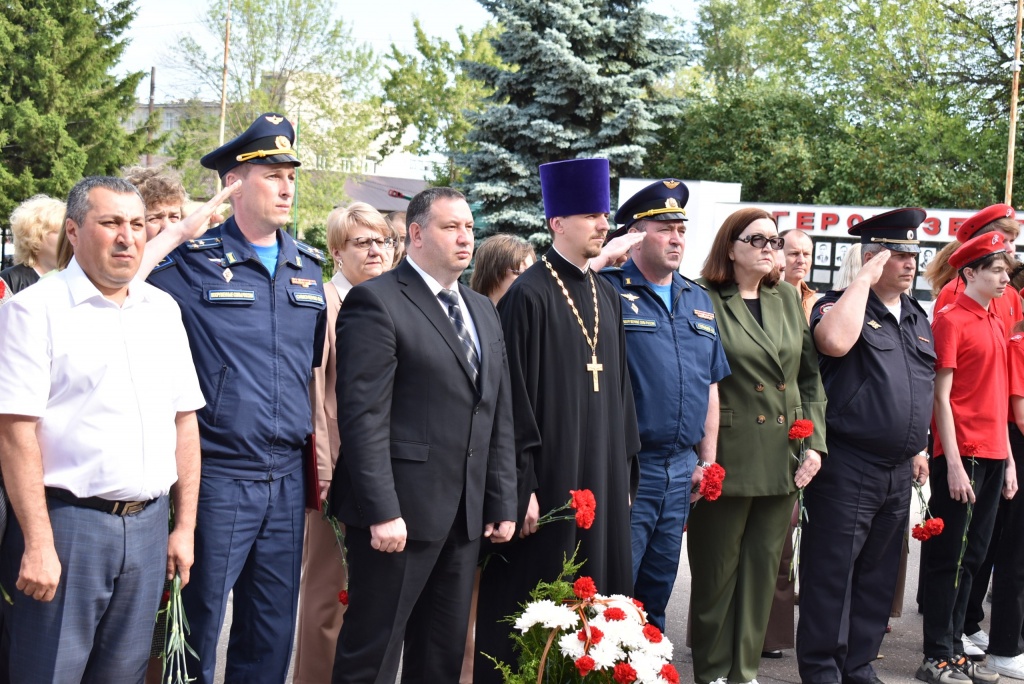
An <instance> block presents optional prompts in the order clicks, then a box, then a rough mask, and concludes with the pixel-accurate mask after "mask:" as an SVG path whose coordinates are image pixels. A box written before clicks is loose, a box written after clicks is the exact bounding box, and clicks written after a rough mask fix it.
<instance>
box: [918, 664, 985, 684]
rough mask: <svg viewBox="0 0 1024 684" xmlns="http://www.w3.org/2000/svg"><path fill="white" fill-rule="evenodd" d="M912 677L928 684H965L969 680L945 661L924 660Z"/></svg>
mask: <svg viewBox="0 0 1024 684" xmlns="http://www.w3.org/2000/svg"><path fill="white" fill-rule="evenodd" d="M914 676H915V677H916V678H918V679H920V680H921V681H922V682H928V684H967V682H970V681H971V678H970V677H968V676H967V675H965V674H964V673H963V672H961V671H960V670H959V668H957V667H956V665H953V663H951V662H950V661H948V660H946V659H942V660H936V659H935V658H925V659H924V661H923V662H922V663H921V667H919V668H917V672H916V673H914Z"/></svg>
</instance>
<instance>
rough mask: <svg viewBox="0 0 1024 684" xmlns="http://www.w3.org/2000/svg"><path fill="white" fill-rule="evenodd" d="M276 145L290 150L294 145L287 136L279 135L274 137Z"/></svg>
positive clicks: (280, 148) (281, 148) (278, 147)
mask: <svg viewBox="0 0 1024 684" xmlns="http://www.w3.org/2000/svg"><path fill="white" fill-rule="evenodd" d="M274 146H275V147H277V149H279V150H290V149H291V147H292V141H291V140H289V139H288V137H287V136H284V135H279V136H277V137H276V138H274Z"/></svg>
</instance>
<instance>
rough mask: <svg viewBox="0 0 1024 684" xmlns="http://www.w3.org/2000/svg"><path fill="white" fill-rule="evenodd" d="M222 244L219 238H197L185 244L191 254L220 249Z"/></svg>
mask: <svg viewBox="0 0 1024 684" xmlns="http://www.w3.org/2000/svg"><path fill="white" fill-rule="evenodd" d="M220 244H221V239H220V238H219V237H201V238H196V239H195V240H189V241H188V242H186V243H185V246H186V247H188V250H189V251H190V252H199V251H202V250H204V249H213V248H214V247H219V246H220Z"/></svg>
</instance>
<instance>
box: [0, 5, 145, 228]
mask: <svg viewBox="0 0 1024 684" xmlns="http://www.w3.org/2000/svg"><path fill="white" fill-rule="evenodd" d="M132 4H133V3H132V0H120V1H119V2H115V3H113V4H102V3H100V2H98V1H97V0H7V2H5V3H4V5H3V9H2V10H0V64H3V65H4V66H3V68H2V69H0V224H5V223H6V222H7V217H8V216H9V215H10V212H11V210H12V209H13V208H14V207H15V206H16V205H17V204H18V203H19V202H21V201H22V200H24V199H26V198H28V197H30V196H31V195H33V194H36V193H40V192H42V193H46V194H49V195H52V196H54V197H58V198H63V197H64V196H65V195H67V193H68V191H69V190H70V189H71V186H72V185H74V184H75V182H77V181H78V180H79V179H81V178H82V177H83V176H86V175H94V174H117V173H118V170H119V168H120V167H122V166H124V165H127V164H131V163H136V162H137V161H138V158H139V155H140V153H142V151H143V148H144V146H145V144H146V132H145V130H144V129H140V130H138V131H136V132H135V133H131V134H130V133H128V132H127V131H125V130H124V129H123V128H122V126H121V122H122V120H124V119H126V118H127V117H128V116H129V115H130V114H131V112H132V109H133V108H134V106H135V88H136V86H137V85H138V84H139V81H140V79H141V78H142V77H143V75H144V74H142V73H141V72H139V73H135V74H130V75H128V76H126V77H124V78H121V79H118V78H115V77H114V76H112V75H111V74H110V70H111V69H112V68H113V67H114V66H115V65H116V64H117V62H118V60H119V59H120V57H121V53H122V52H123V51H124V46H125V44H124V41H123V40H122V38H121V36H122V34H123V33H124V31H125V30H126V29H127V28H128V25H129V23H130V22H131V21H132V19H133V18H134V17H135V10H134V8H133V7H132Z"/></svg>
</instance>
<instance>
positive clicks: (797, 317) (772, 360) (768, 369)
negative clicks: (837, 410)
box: [700, 279, 825, 496]
mask: <svg viewBox="0 0 1024 684" xmlns="http://www.w3.org/2000/svg"><path fill="white" fill-rule="evenodd" d="M700 282H701V284H702V285H704V286H705V287H706V288H707V290H708V294H709V295H711V301H712V303H713V304H714V308H715V318H716V322H717V323H718V333H719V335H721V339H722V346H723V347H725V355H726V357H727V358H728V359H729V367H730V368H731V369H732V375H730V376H729V377H727V378H725V379H724V380H722V381H721V382H720V383H718V396H719V402H720V404H721V422H720V424H719V428H718V462H719V463H720V464H721V465H722V467H723V468H725V472H726V475H725V480H724V482H723V483H722V494H723V495H726V496H773V495H782V494H789V493H792V492H794V491H796V485H795V484H794V482H793V474H794V473H795V472H796V468H797V465H798V462H797V458H796V457H797V454H798V453H799V447H800V444H799V442H798V441H795V440H794V441H791V440H790V439H789V428H790V426H791V425H792V424H793V421H794V420H796V419H798V418H806V419H809V420H811V421H813V422H814V434H813V435H812V436H811V437H810V438H809V439H808V440H807V447H808V448H811V449H815V450H817V451H819V452H821V453H822V455H824V454H825V390H824V389H823V388H822V386H821V374H820V373H819V371H818V354H817V352H816V351H815V348H814V340H813V339H812V337H811V331H810V329H809V328H808V326H807V319H806V318H804V311H803V308H802V306H801V303H800V294H799V292H798V291H797V289H796V288H795V287H793V286H792V285H790V284H788V283H786V282H780V283H779V284H778V285H777V286H775V287H767V286H764V285H762V287H761V296H760V300H761V318H762V320H763V321H764V328H763V329H762V328H761V326H760V325H758V323H757V320H756V319H755V318H754V316H753V314H751V313H750V310H749V309H748V308H747V305H746V304H745V303H744V301H743V299H742V298H741V297H740V294H739V288H738V287H737V286H736V285H735V284H730V285H723V286H721V287H718V286H715V285H712V284H710V283H708V282H707V281H704V280H703V279H702V280H701V281H700Z"/></svg>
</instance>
